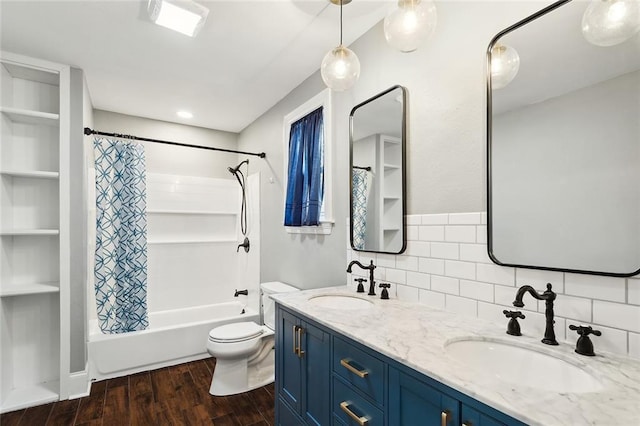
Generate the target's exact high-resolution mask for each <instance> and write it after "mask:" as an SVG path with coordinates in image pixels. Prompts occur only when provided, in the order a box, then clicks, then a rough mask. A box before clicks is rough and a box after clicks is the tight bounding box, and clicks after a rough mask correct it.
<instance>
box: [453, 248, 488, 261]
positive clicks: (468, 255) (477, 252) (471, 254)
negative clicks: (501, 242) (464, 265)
mask: <svg viewBox="0 0 640 426" xmlns="http://www.w3.org/2000/svg"><path fill="white" fill-rule="evenodd" d="M460 260H466V261H468V262H478V263H492V262H491V259H489V255H488V254H487V245H486V244H460Z"/></svg>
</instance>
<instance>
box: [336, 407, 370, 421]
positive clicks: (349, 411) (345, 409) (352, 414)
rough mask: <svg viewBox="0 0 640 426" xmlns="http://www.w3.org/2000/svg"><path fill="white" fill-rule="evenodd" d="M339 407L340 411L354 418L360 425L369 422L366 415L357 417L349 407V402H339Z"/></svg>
mask: <svg viewBox="0 0 640 426" xmlns="http://www.w3.org/2000/svg"><path fill="white" fill-rule="evenodd" d="M340 408H342V411H344V412H345V413H347V415H348V416H349V417H351V418H352V419H353V420H355V421H356V422H357V423H358V424H359V425H360V426H364V425H366V424H369V419H368V418H367V417H365V416H362V417H358V416H357V415H356V414H355V413H354V412H353V411H351V410H350V409H349V403H348V402H347V401H342V402H341V403H340Z"/></svg>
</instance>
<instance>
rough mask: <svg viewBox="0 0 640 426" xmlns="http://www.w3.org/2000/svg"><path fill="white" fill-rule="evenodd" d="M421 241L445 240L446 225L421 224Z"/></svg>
mask: <svg viewBox="0 0 640 426" xmlns="http://www.w3.org/2000/svg"><path fill="white" fill-rule="evenodd" d="M419 239H420V241H444V226H432V225H428V226H424V225H423V226H420V238H419Z"/></svg>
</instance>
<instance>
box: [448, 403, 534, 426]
mask: <svg viewBox="0 0 640 426" xmlns="http://www.w3.org/2000/svg"><path fill="white" fill-rule="evenodd" d="M460 417H461V418H462V426H526V424H525V423H522V422H520V421H518V420H516V419H514V418H512V417H509V416H508V415H506V414H504V413H501V412H499V411H497V410H495V409H493V408H491V407H487V406H486V405H484V404H481V403H480V402H477V405H476V404H475V403H471V405H467V404H462V412H461V415H460Z"/></svg>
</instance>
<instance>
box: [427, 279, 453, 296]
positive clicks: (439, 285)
mask: <svg viewBox="0 0 640 426" xmlns="http://www.w3.org/2000/svg"><path fill="white" fill-rule="evenodd" d="M459 285H460V284H459V281H458V280H457V279H455V278H449V277H441V276H438V275H432V276H431V290H433V291H439V292H441V293H447V294H456V295H457V294H460V288H459Z"/></svg>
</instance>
